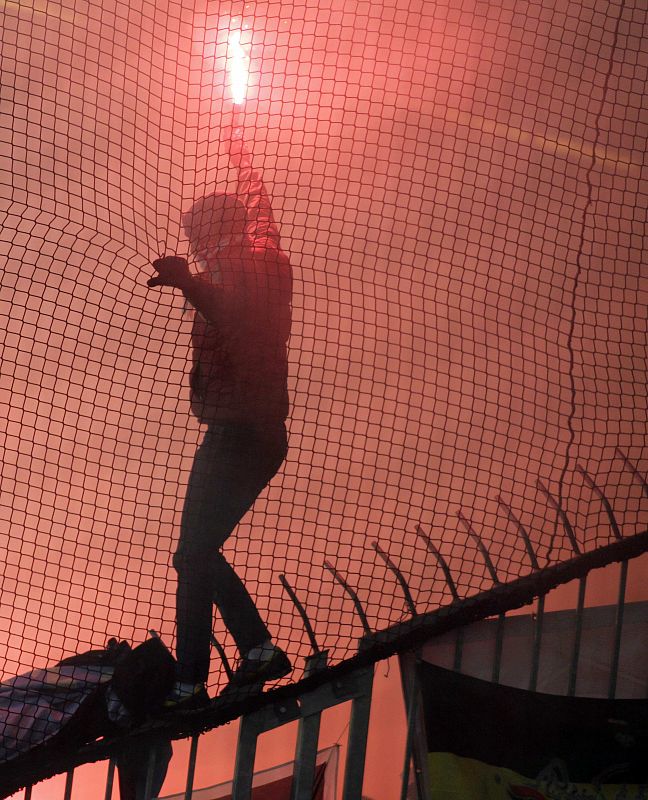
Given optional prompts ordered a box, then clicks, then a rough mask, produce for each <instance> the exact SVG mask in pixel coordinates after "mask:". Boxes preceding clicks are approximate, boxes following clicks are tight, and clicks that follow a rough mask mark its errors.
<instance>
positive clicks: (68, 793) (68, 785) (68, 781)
mask: <svg viewBox="0 0 648 800" xmlns="http://www.w3.org/2000/svg"><path fill="white" fill-rule="evenodd" d="M73 780H74V770H73V769H71V770H70V771H69V772H68V773H67V775H66V776H65V790H64V792H63V800H70V798H71V797H72V781H73Z"/></svg>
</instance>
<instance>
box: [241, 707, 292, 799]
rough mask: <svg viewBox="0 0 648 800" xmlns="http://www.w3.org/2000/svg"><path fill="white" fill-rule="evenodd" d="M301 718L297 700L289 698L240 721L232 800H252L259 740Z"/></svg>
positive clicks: (248, 715)
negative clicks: (261, 736) (262, 736)
mask: <svg viewBox="0 0 648 800" xmlns="http://www.w3.org/2000/svg"><path fill="white" fill-rule="evenodd" d="M299 717H300V709H299V704H298V702H297V700H295V699H294V698H288V699H286V700H283V701H281V702H280V703H277V704H275V705H272V706H263V707H262V708H260V709H258V711H253V712H252V713H251V714H247V715H246V716H244V717H242V718H241V725H240V727H239V736H238V745H237V748H236V763H235V765H234V783H233V786H232V800H251V797H252V779H253V778H254V759H255V757H256V746H257V739H258V737H259V736H260V735H261V734H262V733H265V731H270V730H272V729H273V728H278V727H280V726H281V725H284V724H285V723H286V722H292V721H293V720H296V719H299Z"/></svg>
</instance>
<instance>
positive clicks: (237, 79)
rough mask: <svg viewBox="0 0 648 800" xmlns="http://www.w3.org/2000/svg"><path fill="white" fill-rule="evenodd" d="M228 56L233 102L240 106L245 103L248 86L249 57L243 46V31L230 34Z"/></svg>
mask: <svg viewBox="0 0 648 800" xmlns="http://www.w3.org/2000/svg"><path fill="white" fill-rule="evenodd" d="M227 56H228V58H227V60H228V69H229V73H230V86H231V87H232V102H233V103H234V104H235V105H240V104H241V103H244V102H245V94H246V92H247V85H248V65H247V57H246V55H245V50H243V47H242V46H241V31H232V32H231V33H230V35H229V40H228V48H227Z"/></svg>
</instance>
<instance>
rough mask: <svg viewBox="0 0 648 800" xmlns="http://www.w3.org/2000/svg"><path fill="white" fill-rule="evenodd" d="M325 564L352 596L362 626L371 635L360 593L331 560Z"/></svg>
mask: <svg viewBox="0 0 648 800" xmlns="http://www.w3.org/2000/svg"><path fill="white" fill-rule="evenodd" d="M324 566H325V567H326V569H327V570H328V571H329V572H330V573H331V574H332V575H333V577H334V578H335V580H336V581H337V582H338V583H339V584H340V586H341V587H342V588H343V589H344V591H345V592H346V593H347V594H348V595H349V597H350V598H351V600H352V602H353V605H354V607H355V610H356V613H357V615H358V617H359V618H360V622H361V623H362V627H363V629H364V632H365V634H366V635H367V636H370V635H371V634H372V630H371V628H370V626H369V621H368V620H367V615H366V614H365V610H364V608H363V607H362V603H361V602H360V599H359V598H358V595H357V594H356V592H355V591H354V590H353V589H352V588H351V587H350V586H349V584H348V583H347V582H346V581H345V580H344V578H343V577H342V575H340V573H339V572H338V571H337V570H336V569H335V567H334V566H333V564H331V562H330V561H325V562H324Z"/></svg>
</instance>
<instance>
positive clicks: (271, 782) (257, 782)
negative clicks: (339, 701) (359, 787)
mask: <svg viewBox="0 0 648 800" xmlns="http://www.w3.org/2000/svg"><path fill="white" fill-rule="evenodd" d="M338 753H339V747H338V746H337V745H334V746H333V747H327V748H325V749H323V750H320V751H319V752H318V754H317V761H316V767H315V780H314V782H313V793H312V800H334V798H335V791H336V784H337V765H338ZM294 771H295V763H294V762H293V761H291V762H290V763H288V764H281V765H280V766H277V767H272V768H271V769H266V770H260V771H259V772H255V773H254V779H253V782H252V800H290V793H291V789H292V782H293V774H294ZM185 796H186V795H185V792H181V793H180V794H173V795H167V796H166V797H163V798H160V800H184V798H185ZM191 797H192V800H232V781H228V782H227V783H220V784H218V785H217V786H209V787H207V788H205V789H194V790H193V792H192V794H191Z"/></svg>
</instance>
